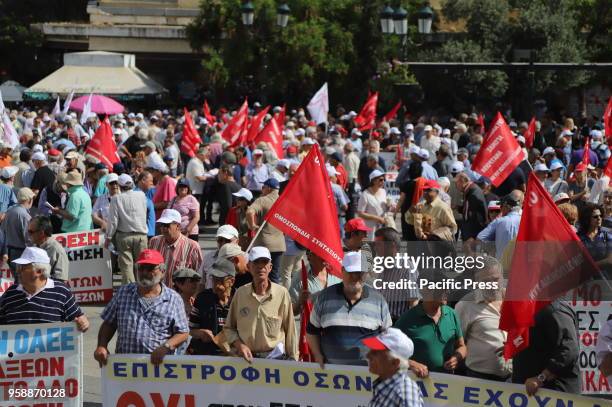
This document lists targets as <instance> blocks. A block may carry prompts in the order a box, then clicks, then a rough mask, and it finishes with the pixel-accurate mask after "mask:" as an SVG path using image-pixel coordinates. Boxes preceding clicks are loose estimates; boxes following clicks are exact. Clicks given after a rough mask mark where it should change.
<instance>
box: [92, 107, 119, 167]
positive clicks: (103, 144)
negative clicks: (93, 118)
mask: <svg viewBox="0 0 612 407" xmlns="http://www.w3.org/2000/svg"><path fill="white" fill-rule="evenodd" d="M85 154H89V155H90V156H92V157H95V158H97V159H98V160H100V162H101V163H102V164H104V165H106V167H107V168H108V169H109V170H110V171H112V170H113V164H115V163H118V162H120V161H121V159H120V158H119V155H118V154H117V144H115V140H114V139H113V130H112V129H111V125H110V122H109V121H108V117H105V118H104V120H103V121H102V124H100V127H98V130H96V133H95V134H94V135H93V137H92V138H91V141H90V142H89V144H88V145H87V148H86V149H85Z"/></svg>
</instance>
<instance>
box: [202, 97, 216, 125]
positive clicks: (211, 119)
mask: <svg viewBox="0 0 612 407" xmlns="http://www.w3.org/2000/svg"><path fill="white" fill-rule="evenodd" d="M202 111H203V112H204V117H205V118H206V121H208V125H209V126H214V124H215V122H216V121H217V118H216V117H215V116H213V115H212V114H211V113H210V107H208V101H207V100H206V99H204V107H203V109H202Z"/></svg>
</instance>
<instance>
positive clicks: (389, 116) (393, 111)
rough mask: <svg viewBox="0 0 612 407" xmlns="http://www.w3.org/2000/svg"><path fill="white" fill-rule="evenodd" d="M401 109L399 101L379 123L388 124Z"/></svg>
mask: <svg viewBox="0 0 612 407" xmlns="http://www.w3.org/2000/svg"><path fill="white" fill-rule="evenodd" d="M401 107H402V101H401V100H400V101H399V102H397V104H396V105H395V106H393V109H391V110H390V111H389V113H387V114H386V115H384V116H383V118H382V120H381V122H388V121H389V120H393V119H395V116H397V112H398V111H399V110H400V108H401Z"/></svg>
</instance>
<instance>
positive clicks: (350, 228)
mask: <svg viewBox="0 0 612 407" xmlns="http://www.w3.org/2000/svg"><path fill="white" fill-rule="evenodd" d="M355 230H360V231H362V232H369V231H371V230H372V228H369V227H367V226H366V224H365V222H364V221H363V219H361V218H353V219H351V220H349V221H348V222H346V224H345V225H344V231H345V232H354V231H355Z"/></svg>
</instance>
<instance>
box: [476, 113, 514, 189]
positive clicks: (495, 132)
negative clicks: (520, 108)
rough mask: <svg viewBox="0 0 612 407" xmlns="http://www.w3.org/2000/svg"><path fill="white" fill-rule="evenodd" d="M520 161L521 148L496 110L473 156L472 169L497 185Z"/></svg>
mask: <svg viewBox="0 0 612 407" xmlns="http://www.w3.org/2000/svg"><path fill="white" fill-rule="evenodd" d="M521 161H523V150H522V149H521V146H520V145H519V143H518V142H517V141H516V139H515V138H514V136H513V135H512V131H511V130H510V127H508V124H507V123H506V121H505V120H504V118H503V117H502V115H501V113H499V112H498V113H497V116H495V120H494V121H493V123H492V126H491V129H490V130H489V133H488V136H487V137H486V138H485V139H484V141H483V143H482V146H481V147H480V150H478V154H476V158H474V162H473V163H472V170H474V171H476V172H477V173H479V174H481V175H483V176H485V177H487V178H489V179H490V180H491V184H493V185H495V186H496V187H498V186H499V185H500V184H501V183H502V182H504V180H505V179H506V178H508V175H510V174H511V173H512V171H514V170H515V168H516V167H518V165H519V164H520V163H521Z"/></svg>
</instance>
